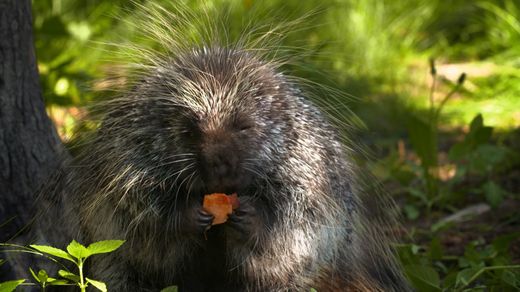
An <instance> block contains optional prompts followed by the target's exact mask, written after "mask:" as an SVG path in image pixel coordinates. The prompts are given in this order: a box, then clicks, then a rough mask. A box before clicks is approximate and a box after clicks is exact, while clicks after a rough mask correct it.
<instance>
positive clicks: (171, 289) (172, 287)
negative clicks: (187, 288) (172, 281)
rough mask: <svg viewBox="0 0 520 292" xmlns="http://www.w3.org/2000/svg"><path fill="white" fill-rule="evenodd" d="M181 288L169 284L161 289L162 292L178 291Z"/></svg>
mask: <svg viewBox="0 0 520 292" xmlns="http://www.w3.org/2000/svg"><path fill="white" fill-rule="evenodd" d="M177 291H179V288H178V287H177V286H168V287H166V288H164V289H161V292H177Z"/></svg>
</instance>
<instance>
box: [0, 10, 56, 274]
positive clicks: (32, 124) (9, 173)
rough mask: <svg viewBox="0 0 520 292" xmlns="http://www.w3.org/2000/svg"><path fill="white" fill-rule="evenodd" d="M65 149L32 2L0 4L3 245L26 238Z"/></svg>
mask: <svg viewBox="0 0 520 292" xmlns="http://www.w3.org/2000/svg"><path fill="white" fill-rule="evenodd" d="M61 147H62V146H61V142H60V141H59V139H58V135H57V134H56V131H55V129H54V127H53V125H52V123H51V121H50V120H49V118H48V116H47V114H46V112H45V106H44V103H43V99H42V93H41V89H40V82H39V77H38V68H37V65H36V57H35V52H34V44H33V35H32V16H31V0H0V242H6V241H9V240H12V239H13V238H14V236H15V235H17V234H20V233H22V232H23V229H24V227H25V226H26V224H27V223H28V222H29V221H30V219H31V217H32V215H33V213H32V210H31V209H32V202H33V201H34V196H35V192H36V191H37V189H38V187H39V185H40V184H41V183H42V182H43V181H44V180H45V179H46V178H47V177H48V176H49V175H50V174H51V173H52V171H53V170H54V169H55V167H56V166H57V163H58V162H59V159H58V154H59V152H60V150H61ZM25 268H27V267H25Z"/></svg>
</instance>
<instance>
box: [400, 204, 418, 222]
mask: <svg viewBox="0 0 520 292" xmlns="http://www.w3.org/2000/svg"><path fill="white" fill-rule="evenodd" d="M403 210H404V213H405V214H406V218H408V219H410V220H415V219H417V218H418V217H419V215H420V213H419V209H417V207H415V206H414V205H411V204H406V205H404V207H403Z"/></svg>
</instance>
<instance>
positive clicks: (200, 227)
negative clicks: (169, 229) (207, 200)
mask: <svg viewBox="0 0 520 292" xmlns="http://www.w3.org/2000/svg"><path fill="white" fill-rule="evenodd" d="M213 218H214V216H213V215H211V214H210V213H208V212H206V211H204V209H202V206H200V207H193V208H191V209H190V210H188V214H187V216H186V220H185V221H184V224H183V226H182V227H181V228H182V231H183V232H184V233H188V234H194V235H197V236H199V235H203V234H204V232H205V231H206V230H208V229H209V228H210V227H211V222H213Z"/></svg>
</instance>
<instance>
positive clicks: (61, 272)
mask: <svg viewBox="0 0 520 292" xmlns="http://www.w3.org/2000/svg"><path fill="white" fill-rule="evenodd" d="M58 275H60V277H62V278H65V279H68V280H71V281H73V282H74V283H79V276H78V275H76V274H74V273H71V272H69V271H65V270H59V271H58Z"/></svg>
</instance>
